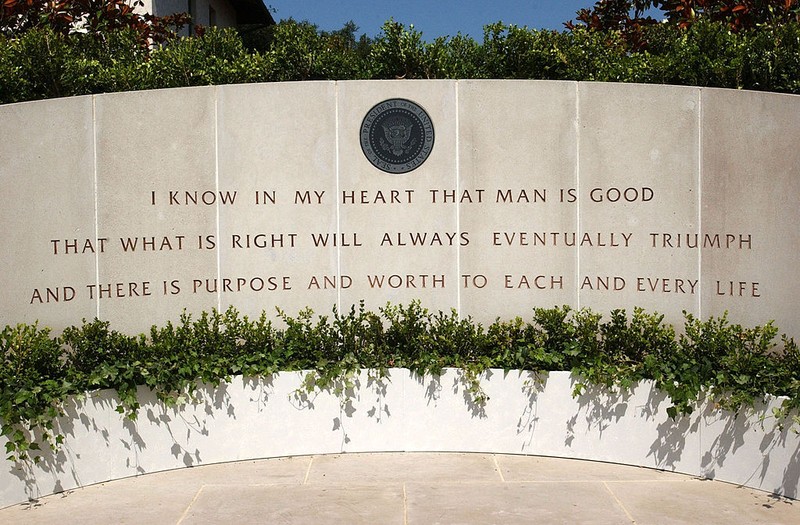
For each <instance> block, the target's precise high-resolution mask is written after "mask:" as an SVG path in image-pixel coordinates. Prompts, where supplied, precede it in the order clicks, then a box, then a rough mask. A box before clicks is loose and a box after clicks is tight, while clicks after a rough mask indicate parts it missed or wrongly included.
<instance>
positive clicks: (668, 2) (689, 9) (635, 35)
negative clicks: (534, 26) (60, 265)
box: [564, 0, 800, 50]
mask: <svg viewBox="0 0 800 525" xmlns="http://www.w3.org/2000/svg"><path fill="white" fill-rule="evenodd" d="M650 8H657V9H660V10H661V11H662V12H663V13H664V20H665V21H666V23H668V24H672V25H675V26H677V27H680V28H682V29H685V28H687V27H689V26H691V25H692V24H694V23H695V22H696V21H697V20H701V19H706V20H710V21H712V22H718V23H722V24H725V25H727V26H728V28H729V29H730V30H731V31H733V32H739V31H742V30H745V29H751V28H754V27H760V26H768V27H777V26H780V25H783V24H786V23H788V22H792V21H800V0H599V1H598V2H596V3H595V5H594V7H592V8H591V9H581V10H580V11H578V12H577V16H576V17H575V20H576V21H569V22H566V23H565V24H564V25H565V26H566V27H567V29H569V30H572V31H574V30H576V29H578V28H581V27H583V28H587V29H589V30H590V31H609V30H612V31H619V32H620V34H621V35H622V36H623V38H624V40H625V41H626V42H627V43H628V45H629V46H630V47H631V48H632V49H634V50H638V49H640V48H642V47H645V46H646V44H647V42H646V38H645V36H644V28H645V27H646V26H649V25H653V24H655V23H656V22H657V21H656V20H655V19H653V18H652V17H650V16H645V12H646V11H647V10H648V9H650Z"/></svg>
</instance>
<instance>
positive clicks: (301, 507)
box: [0, 453, 800, 525]
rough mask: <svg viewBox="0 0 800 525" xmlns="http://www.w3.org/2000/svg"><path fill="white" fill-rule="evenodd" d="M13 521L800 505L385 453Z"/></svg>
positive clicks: (543, 464)
mask: <svg viewBox="0 0 800 525" xmlns="http://www.w3.org/2000/svg"><path fill="white" fill-rule="evenodd" d="M0 523H2V524H5V525H11V524H26V525H35V524H59V525H66V524H71V523H80V524H111V523H119V524H140V523H141V524H180V525H190V524H224V523H233V524H236V525H246V524H251V523H253V524H256V523H258V524H285V523H286V524H314V525H320V524H339V523H341V524H370V525H373V524H398V525H404V524H420V525H423V524H424V525H432V524H468V523H469V524H491V523H504V524H506V523H507V524H517V523H519V524H523V523H524V524H528V523H536V524H537V525H538V524H598V525H606V524H632V523H635V524H641V525H643V524H653V525H669V524H682V523H687V524H689V523H691V524H695V523H702V524H717V523H718V524H725V525H738V524H742V525H745V524H746V525H750V524H761V523H764V524H787V525H788V524H792V525H797V524H800V501H794V500H788V499H785V498H780V497H776V496H773V495H770V494H767V493H764V492H759V491H754V490H751V489H746V488H741V487H737V486H735V485H730V484H726V483H722V482H716V481H708V480H700V479H697V478H692V477H690V476H684V475H680V474H673V473H667V472H660V471H656V470H650V469H644V468H638V467H626V466H621V465H612V464H607V463H599V462H591V461H579V460H568V459H556V458H544V457H535V456H512V455H492V454H440V453H435V454H434V453H384V454H345V455H330V456H303V457H293V458H280V459H269V460H261V461H246V462H238V463H225V464H219V465H208V466H203V467H195V468H187V469H183V470H176V471H170V472H162V473H157V474H149V475H145V476H140V477H136V478H129V479H124V480H118V481H112V482H108V483H102V484H99V485H94V486H90V487H85V488H83V489H78V490H73V491H68V492H66V493H64V494H58V495H53V496H48V497H46V498H42V499H40V500H38V501H36V502H32V503H29V504H23V505H15V506H12V507H7V508H5V509H2V510H0Z"/></svg>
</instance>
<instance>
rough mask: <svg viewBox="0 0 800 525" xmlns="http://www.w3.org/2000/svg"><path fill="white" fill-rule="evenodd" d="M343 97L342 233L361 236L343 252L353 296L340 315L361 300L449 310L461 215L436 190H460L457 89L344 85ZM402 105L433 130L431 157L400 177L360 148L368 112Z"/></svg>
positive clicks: (439, 84) (443, 84)
mask: <svg viewBox="0 0 800 525" xmlns="http://www.w3.org/2000/svg"><path fill="white" fill-rule="evenodd" d="M337 89H338V129H339V134H338V144H339V150H338V165H339V170H338V173H339V188H338V197H339V225H340V228H339V231H340V233H341V234H342V235H344V237H345V239H349V240H350V241H351V244H356V240H355V238H354V237H353V236H354V235H356V234H358V239H357V244H360V245H361V246H360V247H344V246H342V248H341V250H340V254H341V255H340V264H341V273H342V275H343V276H349V277H351V278H352V279H353V287H352V289H348V290H342V295H341V300H342V307H343V308H346V307H347V306H348V305H349V304H352V303H357V302H358V301H359V300H362V299H363V300H365V303H366V305H367V306H368V307H370V308H377V307H379V306H382V305H384V304H386V302H387V301H390V302H392V303H408V302H410V301H412V300H414V299H423V300H424V303H425V306H427V307H428V308H431V309H433V310H439V309H443V310H449V309H450V308H451V307H454V306H455V305H456V304H457V284H458V283H457V277H458V276H457V268H458V266H457V259H458V257H457V256H458V243H459V242H460V239H459V237H458V221H457V210H456V206H455V205H453V204H450V203H442V202H440V201H438V200H437V201H436V202H434V198H433V195H434V194H433V193H432V191H431V190H448V191H450V190H453V189H455V188H456V187H457V178H456V155H455V151H456V136H457V135H456V104H455V100H456V83H455V82H450V81H424V82H421V81H420V82H418V81H377V82H375V81H373V82H340V83H339V84H338V87H337ZM397 98H402V99H408V100H411V101H413V102H415V103H416V104H418V105H419V106H421V107H422V108H423V109H425V110H426V111H427V113H428V114H429V115H430V118H431V119H432V121H433V124H434V130H435V143H434V146H433V150H432V152H431V154H430V157H428V159H427V160H426V161H425V163H424V164H422V165H421V166H419V167H418V168H417V169H416V170H414V171H411V172H408V173H405V174H402V175H398V174H390V173H385V172H383V171H381V170H379V169H378V168H376V167H374V166H373V165H372V164H370V162H369V161H368V160H367V158H366V157H365V155H364V154H363V153H362V151H361V146H360V128H361V124H362V121H363V119H364V117H365V116H366V115H367V113H368V112H369V111H370V109H372V108H373V107H374V106H375V105H376V104H378V103H380V102H383V101H385V100H387V99H397ZM392 191H395V192H396V193H395V194H394V195H395V197H396V199H395V202H394V203H392ZM384 201H385V204H384ZM362 202H363V204H362ZM411 234H424V235H425V238H424V240H421V239H420V238H419V237H418V239H417V240H418V242H421V243H422V245H419V244H418V245H417V246H414V245H413V243H414V241H413V240H412V239H411ZM370 280H372V283H370ZM379 283H380V284H379Z"/></svg>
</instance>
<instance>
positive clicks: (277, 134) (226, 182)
mask: <svg viewBox="0 0 800 525" xmlns="http://www.w3.org/2000/svg"><path fill="white" fill-rule="evenodd" d="M242 100H247V103H246V104H242V102H241V101H242ZM218 135H219V180H220V189H221V190H222V191H231V192H233V191H236V192H238V195H239V197H240V199H241V200H240V201H239V202H237V203H236V205H235V206H226V207H223V208H221V210H220V232H219V234H220V237H219V250H220V273H221V276H222V278H223V279H229V280H230V289H229V291H225V290H222V306H223V308H224V307H227V306H228V305H235V306H236V307H237V308H238V309H240V310H241V311H243V312H246V313H247V314H249V315H258V314H259V313H260V312H261V311H266V312H267V315H268V316H269V317H270V318H272V317H274V315H275V307H280V308H282V309H284V310H285V311H286V312H287V313H289V314H290V315H293V314H294V313H296V312H297V311H298V310H300V309H302V308H304V307H311V308H312V309H313V310H314V311H316V312H320V313H325V314H327V313H330V312H331V309H332V307H333V306H334V305H336V304H337V300H338V286H339V284H340V283H339V280H338V274H337V272H338V268H337V254H338V252H337V248H336V247H334V245H333V243H334V238H335V237H336V235H337V232H338V229H337V226H338V225H337V222H336V187H337V186H336V149H335V148H336V101H335V84H334V83H333V82H315V83H279V84H269V85H258V84H255V85H238V86H224V87H220V88H219V132H218ZM273 200H274V202H273ZM323 242H324V244H326V245H327V246H323ZM240 279H246V280H247V284H246V285H245V286H244V289H243V290H242V291H238V290H239V286H238V284H239V283H241V281H240ZM252 279H256V281H255V284H256V286H255V287H253V286H250V282H251V280H252ZM270 279H273V280H272V281H270ZM261 281H264V282H265V283H266V284H265V285H264V286H263V289H260V288H262V287H261V286H260V283H261ZM223 284H226V283H223ZM272 288H274V289H272Z"/></svg>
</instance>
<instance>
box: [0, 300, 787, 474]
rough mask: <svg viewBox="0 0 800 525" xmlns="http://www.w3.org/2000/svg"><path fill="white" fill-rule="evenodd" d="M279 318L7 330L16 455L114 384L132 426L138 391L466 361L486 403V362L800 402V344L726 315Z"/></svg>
mask: <svg viewBox="0 0 800 525" xmlns="http://www.w3.org/2000/svg"><path fill="white" fill-rule="evenodd" d="M278 319H279V320H280V321H281V322H280V327H276V326H274V325H273V324H272V322H271V321H269V320H268V319H267V316H266V314H263V313H262V315H261V316H260V317H259V318H258V319H249V318H248V317H246V316H243V315H240V314H239V313H238V312H237V311H236V310H235V309H233V308H229V309H228V310H227V311H225V312H218V311H216V310H215V311H212V312H210V313H207V312H204V313H202V314H200V315H199V316H198V317H197V318H193V317H191V316H190V315H188V314H185V313H184V314H183V315H182V316H181V318H180V321H179V322H177V323H176V324H172V323H167V324H166V325H165V326H161V327H157V326H154V327H153V328H151V330H150V333H149V334H142V335H138V336H129V335H125V334H122V333H119V332H117V331H115V330H113V329H112V328H111V327H110V325H109V323H108V322H105V321H99V320H94V321H84V323H83V324H82V325H81V326H76V327H70V328H68V329H66V330H64V332H63V333H62V334H61V335H60V336H51V335H50V333H49V331H48V330H47V329H45V328H39V327H38V326H35V325H34V326H31V325H18V326H15V327H11V326H7V327H5V328H4V329H3V330H2V332H1V333H0V349H1V350H2V353H3V360H2V364H1V365H0V423H2V434H3V435H4V436H6V437H7V438H8V443H7V445H6V452H7V457H8V458H9V459H10V460H12V461H18V460H28V459H33V460H36V458H37V457H38V455H37V453H36V452H35V449H36V448H37V447H38V443H39V442H41V443H46V444H48V445H50V446H51V447H54V448H55V447H57V446H58V444H59V443H60V442H61V439H62V438H61V437H60V436H58V435H56V434H55V432H54V430H53V423H54V420H55V418H56V417H58V416H59V415H60V414H61V411H62V408H61V407H62V401H63V400H64V399H65V398H66V397H67V396H69V395H82V394H84V393H86V392H90V391H93V390H97V389H103V388H110V389H113V390H115V391H116V392H117V393H118V395H119V398H120V400H121V406H120V408H119V409H118V410H119V411H120V412H121V413H123V414H124V415H125V417H129V418H134V417H135V416H136V410H137V409H138V408H139V404H138V400H137V396H136V388H137V386H139V385H143V386H147V387H149V388H150V389H152V390H153V391H154V392H155V393H156V395H157V397H158V398H159V399H160V400H162V401H163V402H165V403H166V404H167V405H176V404H180V403H183V402H186V401H187V400H188V399H189V398H191V396H192V393H193V392H194V390H195V389H196V388H197V385H198V384H200V383H203V384H211V385H218V384H219V383H220V382H222V381H227V380H229V379H230V378H231V377H232V376H234V375H243V376H247V377H253V376H262V377H263V376H269V375H271V374H274V373H276V372H278V371H298V370H307V371H310V372H309V373H308V376H307V378H306V381H305V384H306V385H307V388H308V389H310V390H313V389H325V388H328V387H330V386H332V385H334V384H335V383H336V382H337V381H339V380H342V379H344V380H346V378H347V377H352V376H353V374H354V373H355V372H356V371H357V370H361V369H368V370H371V371H372V373H373V374H376V375H377V376H384V375H385V374H386V371H387V369H388V368H391V367H398V368H407V369H410V370H411V371H413V372H415V373H416V374H419V375H429V374H439V373H440V372H441V370H442V369H443V368H445V367H456V368H460V369H461V370H462V371H463V372H464V373H463V374H462V375H461V377H462V380H463V381H464V382H465V387H466V390H467V392H469V393H470V394H471V396H472V400H473V401H474V402H475V403H476V404H477V405H483V404H485V403H486V401H487V398H486V396H485V394H484V392H483V390H482V389H481V385H480V375H481V373H482V372H483V371H485V370H486V369H488V368H501V369H505V370H511V369H520V370H529V371H535V372H546V371H552V370H568V371H572V372H573V373H574V374H576V376H577V377H579V378H580V381H579V382H578V383H577V384H576V387H575V392H574V394H575V395H578V394H580V392H581V390H582V389H583V388H584V387H586V386H588V385H595V386H601V387H605V388H608V389H629V388H630V387H632V386H633V385H635V384H636V382H638V381H640V380H653V381H655V384H656V387H657V388H659V389H661V390H662V391H664V392H665V393H666V394H667V395H668V396H669V397H670V399H671V403H672V404H671V406H670V407H669V408H668V409H667V412H668V413H669V415H670V416H672V417H677V416H678V415H680V414H688V413H691V412H692V410H693V408H694V407H695V404H696V401H698V399H699V398H700V397H701V396H705V397H708V398H710V399H711V401H712V402H714V403H716V404H717V405H719V406H720V407H721V408H725V409H729V410H739V409H741V408H742V407H746V406H751V405H753V404H754V403H756V402H757V401H759V400H762V399H764V398H766V397H768V396H786V399H785V401H784V402H783V405H782V408H781V409H780V410H778V411H777V412H776V413H775V414H774V415H775V416H776V417H777V418H778V420H779V422H782V421H784V420H785V418H787V417H789V416H790V414H796V410H797V409H798V407H800V350H798V347H797V345H796V344H795V342H794V341H793V340H792V339H788V338H786V337H785V336H784V337H783V338H782V339H780V340H777V334H778V330H777V328H775V327H774V326H773V325H772V324H771V323H768V324H767V325H765V326H761V327H755V328H745V327H742V326H740V325H737V324H731V323H729V322H728V320H727V318H726V317H724V316H723V317H721V318H711V319H708V320H706V321H703V320H700V319H697V318H695V317H694V316H692V315H690V314H685V326H684V329H683V332H682V333H681V334H680V335H677V336H676V333H675V330H674V328H673V327H672V326H670V325H667V324H665V323H664V322H663V316H662V315H659V314H655V313H647V312H644V311H643V310H641V309H635V310H634V312H633V313H632V314H631V315H627V314H626V312H625V311H623V310H615V311H613V312H611V313H610V315H609V316H607V317H603V316H602V315H600V314H598V313H596V312H592V311H591V310H588V309H582V310H572V309H570V308H569V307H567V306H564V307H560V308H549V309H546V308H537V309H535V310H534V311H533V316H532V318H531V319H530V320H523V319H521V318H516V319H513V320H510V321H500V320H498V321H496V322H494V323H492V324H491V325H490V326H488V327H484V326H481V325H480V324H478V323H476V322H474V321H472V320H471V319H469V318H466V319H464V318H460V317H459V316H458V315H457V313H456V312H454V311H451V312H449V313H445V312H437V313H433V312H430V311H429V310H427V309H425V308H423V307H422V306H421V305H420V304H419V303H418V302H413V303H411V304H409V305H407V306H402V305H391V304H387V305H386V306H385V307H383V308H380V309H379V310H378V311H377V312H372V311H368V310H366V309H365V308H364V306H363V304H362V305H361V306H360V307H352V308H351V309H350V310H349V311H347V312H343V313H342V312H338V311H337V310H335V309H334V310H333V312H332V313H331V314H330V315H321V316H315V315H314V313H313V312H312V311H310V310H303V311H301V312H300V313H299V314H298V315H297V316H295V317H292V316H290V315H288V314H286V313H285V312H282V311H279V312H278ZM793 418H794V421H795V422H798V423H800V420H798V418H797V416H796V415H795V416H793ZM781 424H782V423H781Z"/></svg>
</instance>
